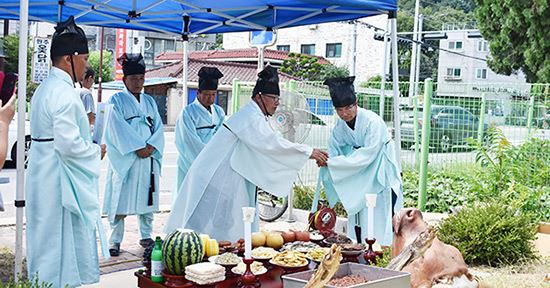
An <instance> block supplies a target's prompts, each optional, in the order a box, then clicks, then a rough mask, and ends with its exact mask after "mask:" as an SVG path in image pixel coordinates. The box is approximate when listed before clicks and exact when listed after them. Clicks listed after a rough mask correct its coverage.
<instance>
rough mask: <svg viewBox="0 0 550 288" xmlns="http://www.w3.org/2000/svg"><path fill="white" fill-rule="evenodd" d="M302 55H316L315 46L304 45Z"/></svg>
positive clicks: (301, 49)
mask: <svg viewBox="0 0 550 288" xmlns="http://www.w3.org/2000/svg"><path fill="white" fill-rule="evenodd" d="M300 53H302V54H308V55H315V44H303V45H302V46H301V48H300Z"/></svg>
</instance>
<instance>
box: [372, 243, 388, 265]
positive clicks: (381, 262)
mask: <svg viewBox="0 0 550 288" xmlns="http://www.w3.org/2000/svg"><path fill="white" fill-rule="evenodd" d="M382 251H383V252H384V253H383V254H382V256H380V257H378V258H376V265H374V266H377V267H386V266H388V264H390V261H391V247H383V248H382Z"/></svg>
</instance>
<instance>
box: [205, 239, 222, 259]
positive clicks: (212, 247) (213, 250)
mask: <svg viewBox="0 0 550 288" xmlns="http://www.w3.org/2000/svg"><path fill="white" fill-rule="evenodd" d="M218 254H220V247H219V246H218V241H216V239H210V240H209V241H208V245H206V257H212V256H216V255H218Z"/></svg>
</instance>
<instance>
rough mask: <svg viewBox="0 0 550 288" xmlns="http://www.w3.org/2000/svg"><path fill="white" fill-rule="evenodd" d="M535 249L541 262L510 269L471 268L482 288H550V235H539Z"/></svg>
mask: <svg viewBox="0 0 550 288" xmlns="http://www.w3.org/2000/svg"><path fill="white" fill-rule="evenodd" d="M537 237H538V238H537V240H536V241H535V243H534V244H535V247H536V249H537V251H538V252H539V255H540V260H538V261H533V262H531V263H528V264H524V265H515V266H510V267H500V268H491V267H470V268H471V269H472V272H473V273H474V274H475V275H476V276H477V277H479V278H480V279H481V283H482V288H504V287H506V288H512V287H513V288H524V287H525V288H527V287H529V288H531V287H543V288H550V234H540V233H539V234H537Z"/></svg>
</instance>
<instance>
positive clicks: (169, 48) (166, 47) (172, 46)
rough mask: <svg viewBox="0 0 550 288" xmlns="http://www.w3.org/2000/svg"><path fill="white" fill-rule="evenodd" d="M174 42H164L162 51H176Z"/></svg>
mask: <svg viewBox="0 0 550 288" xmlns="http://www.w3.org/2000/svg"><path fill="white" fill-rule="evenodd" d="M175 44H176V41H175V40H167V39H165V40H164V51H176V49H175V47H176V45H175Z"/></svg>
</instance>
